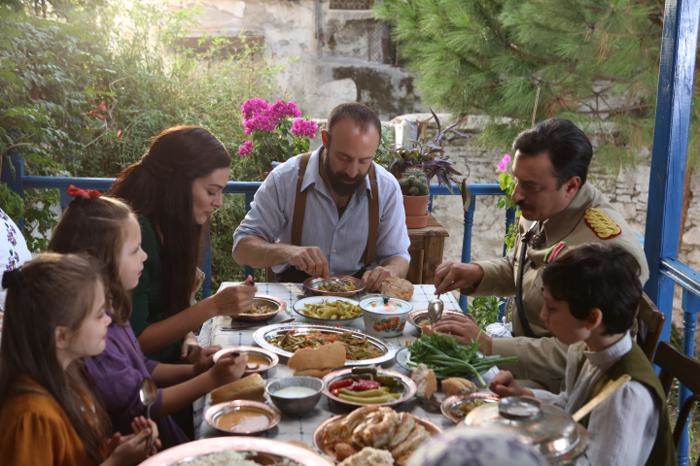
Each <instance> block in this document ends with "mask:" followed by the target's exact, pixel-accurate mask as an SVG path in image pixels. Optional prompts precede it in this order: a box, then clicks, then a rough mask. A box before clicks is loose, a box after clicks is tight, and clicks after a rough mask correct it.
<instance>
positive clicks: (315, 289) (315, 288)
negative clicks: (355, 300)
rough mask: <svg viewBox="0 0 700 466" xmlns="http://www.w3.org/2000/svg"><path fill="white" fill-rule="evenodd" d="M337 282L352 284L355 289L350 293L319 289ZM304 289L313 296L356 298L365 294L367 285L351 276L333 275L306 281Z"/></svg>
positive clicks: (311, 278)
mask: <svg viewBox="0 0 700 466" xmlns="http://www.w3.org/2000/svg"><path fill="white" fill-rule="evenodd" d="M337 280H342V281H344V282H348V283H352V284H353V285H354V288H353V289H352V290H349V291H325V290H321V289H319V287H321V286H323V285H324V284H328V283H332V282H333V281H337ZM304 289H305V290H306V291H307V292H308V293H309V294H313V295H320V296H345V297H349V296H355V295H356V294H358V293H361V292H363V291H364V290H365V285H364V283H362V280H360V279H359V278H355V277H352V276H350V275H342V276H340V275H331V276H330V277H328V278H313V277H309V278H307V279H306V280H304Z"/></svg>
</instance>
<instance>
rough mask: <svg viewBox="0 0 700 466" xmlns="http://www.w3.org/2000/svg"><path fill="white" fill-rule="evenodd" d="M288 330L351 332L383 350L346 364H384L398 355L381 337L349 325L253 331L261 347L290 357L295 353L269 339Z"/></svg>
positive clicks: (289, 326) (290, 326) (275, 326)
mask: <svg viewBox="0 0 700 466" xmlns="http://www.w3.org/2000/svg"><path fill="white" fill-rule="evenodd" d="M288 332H294V333H296V334H303V333H309V332H323V333H329V334H333V333H335V334H340V333H350V334H352V335H354V336H355V337H357V338H364V339H366V340H367V341H368V342H369V344H371V345H372V346H374V347H376V348H378V349H379V350H380V351H381V352H382V355H381V356H379V357H376V358H371V359H359V360H355V359H349V360H347V361H345V365H346V366H365V365H371V364H383V363H386V362H389V361H392V360H393V359H394V356H395V355H396V348H395V347H394V346H391V345H388V344H387V343H384V342H383V341H382V340H380V339H379V338H375V337H373V336H370V335H366V334H364V333H362V332H360V331H359V330H356V329H351V328H347V327H332V326H329V325H315V324H295V323H291V324H272V325H266V326H265V327H261V328H259V329H258V330H256V331H255V333H253V341H254V342H255V343H256V344H257V345H259V346H260V347H262V348H265V349H266V350H269V351H272V352H273V353H275V354H277V355H278V356H280V357H285V358H290V357H292V354H294V353H291V352H289V351H286V350H284V349H282V348H280V347H279V346H277V345H273V344H272V343H270V342H269V341H268V338H272V337H275V336H278V335H283V334H285V333H288Z"/></svg>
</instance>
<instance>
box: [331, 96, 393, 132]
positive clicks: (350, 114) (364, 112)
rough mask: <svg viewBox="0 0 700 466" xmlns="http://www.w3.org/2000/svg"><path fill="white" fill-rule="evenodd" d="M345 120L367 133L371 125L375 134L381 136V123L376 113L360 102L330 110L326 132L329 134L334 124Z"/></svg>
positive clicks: (341, 105)
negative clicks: (347, 119) (349, 120)
mask: <svg viewBox="0 0 700 466" xmlns="http://www.w3.org/2000/svg"><path fill="white" fill-rule="evenodd" d="M346 118H349V119H351V120H352V121H354V122H355V123H357V125H358V126H360V128H362V131H363V132H364V131H367V128H368V127H369V126H370V125H372V126H374V128H375V129H376V130H377V134H379V136H381V135H382V123H381V121H380V120H379V116H378V115H377V112H375V111H374V110H372V109H371V108H370V107H369V106H367V105H365V104H363V103H360V102H349V103H345V104H340V105H338V106H337V107H335V108H334V109H333V110H331V116H330V117H329V118H328V132H329V133H330V132H331V129H332V128H333V126H335V124H336V123H338V122H339V121H341V120H344V119H346Z"/></svg>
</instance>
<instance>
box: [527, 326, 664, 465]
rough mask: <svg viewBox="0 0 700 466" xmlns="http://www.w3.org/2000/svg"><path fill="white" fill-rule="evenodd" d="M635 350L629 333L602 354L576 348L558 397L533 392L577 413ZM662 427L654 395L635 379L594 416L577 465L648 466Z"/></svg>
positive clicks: (571, 350) (572, 349)
mask: <svg viewBox="0 0 700 466" xmlns="http://www.w3.org/2000/svg"><path fill="white" fill-rule="evenodd" d="M631 349H632V337H630V335H629V333H627V334H626V335H625V336H624V337H623V338H621V339H620V340H619V341H618V342H617V343H615V344H614V345H612V346H610V347H608V348H606V349H604V350H601V351H597V352H591V351H585V344H582V343H581V344H574V345H571V346H569V350H568V353H567V361H566V374H565V389H564V391H562V392H561V393H560V394H559V395H554V394H552V393H550V392H548V391H546V390H533V392H534V393H535V396H536V397H537V398H540V399H542V400H544V401H547V402H549V403H553V404H555V405H557V406H559V407H561V408H562V409H564V410H565V411H566V412H568V413H570V414H573V413H574V412H575V411H576V410H577V409H578V408H580V407H581V406H583V405H584V404H585V403H586V402H587V401H588V400H589V399H590V391H591V389H592V388H593V386H594V385H595V384H596V383H597V382H598V381H599V380H600V378H601V377H602V375H603V374H604V373H605V371H607V370H608V369H610V367H611V366H612V365H613V364H615V362H617V361H618V360H619V359H620V358H621V357H623V356H624V355H626V354H627V353H628V352H629V351H630V350H631ZM583 358H585V359H583ZM582 359H583V364H581V360H582ZM579 367H580V370H578V368H579ZM577 370H578V372H577ZM658 428H659V410H658V408H657V407H656V406H655V405H654V398H653V395H652V393H651V392H650V391H649V389H647V388H646V386H645V385H644V384H642V383H640V382H637V381H634V380H630V381H629V382H627V383H626V384H625V385H623V386H622V387H621V388H619V389H618V390H617V391H616V392H615V393H613V394H612V395H611V396H610V397H609V398H607V399H606V400H605V401H603V402H602V403H601V404H599V405H598V406H597V407H596V408H594V409H593V411H591V414H590V418H589V420H588V432H589V433H590V439H589V443H588V448H587V450H586V453H585V454H584V455H582V457H579V458H578V460H577V462H576V463H575V464H576V465H577V466H578V465H594V466H622V465H624V466H634V465H644V464H645V463H646V461H647V459H648V458H649V454H650V453H651V449H652V447H653V446H654V441H655V440H656V433H657V430H658Z"/></svg>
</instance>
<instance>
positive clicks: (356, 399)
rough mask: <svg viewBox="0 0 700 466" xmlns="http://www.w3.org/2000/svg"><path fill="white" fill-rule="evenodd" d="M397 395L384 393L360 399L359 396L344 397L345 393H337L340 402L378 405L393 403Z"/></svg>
mask: <svg viewBox="0 0 700 466" xmlns="http://www.w3.org/2000/svg"><path fill="white" fill-rule="evenodd" d="M398 397H399V395H398V394H397V393H386V394H384V395H382V396H373V397H369V398H362V397H361V396H351V395H346V394H345V393H342V392H341V393H339V394H338V398H340V399H341V400H345V401H352V402H354V403H363V404H379V403H386V402H388V401H393V400H395V399H397V398H398Z"/></svg>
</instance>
